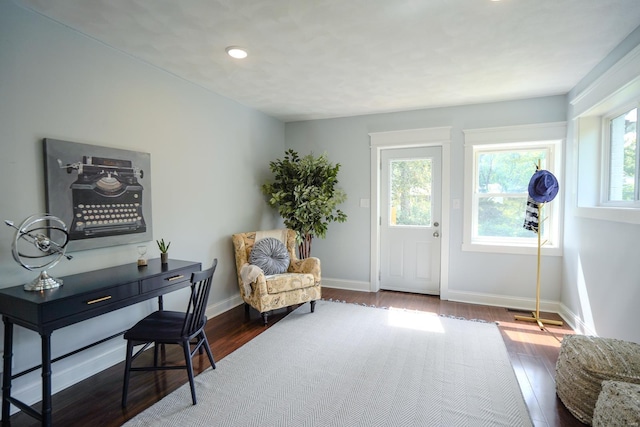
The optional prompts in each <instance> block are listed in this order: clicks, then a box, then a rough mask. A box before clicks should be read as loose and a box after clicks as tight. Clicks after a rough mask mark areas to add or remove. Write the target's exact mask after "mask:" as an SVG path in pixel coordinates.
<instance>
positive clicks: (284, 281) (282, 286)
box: [265, 273, 316, 294]
mask: <svg viewBox="0 0 640 427" xmlns="http://www.w3.org/2000/svg"><path fill="white" fill-rule="evenodd" d="M265 279H266V282H267V292H268V293H269V294H279V293H281V292H289V291H292V290H295V289H304V288H310V287H312V286H315V285H316V284H315V281H314V277H313V274H303V273H283V274H274V275H271V276H266V277H265Z"/></svg>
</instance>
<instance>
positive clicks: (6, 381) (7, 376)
mask: <svg viewBox="0 0 640 427" xmlns="http://www.w3.org/2000/svg"><path fill="white" fill-rule="evenodd" d="M2 321H3V322H4V356H3V359H4V368H3V369H4V370H3V371H2V425H7V426H8V425H9V417H10V416H11V413H10V410H11V403H10V402H9V398H10V397H11V375H12V372H11V359H12V358H13V322H12V321H11V320H9V319H8V318H6V317H3V318H2Z"/></svg>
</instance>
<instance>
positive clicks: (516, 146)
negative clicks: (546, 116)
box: [462, 122, 566, 256]
mask: <svg viewBox="0 0 640 427" xmlns="http://www.w3.org/2000/svg"><path fill="white" fill-rule="evenodd" d="M463 132H464V134H465V173H466V178H465V183H464V186H465V197H464V200H465V209H464V231H463V243H462V249H463V251H473V252H494V253H511V254H535V253H537V250H538V239H537V236H536V234H535V233H533V232H532V237H531V238H519V237H507V238H503V237H489V236H482V237H479V236H477V215H478V204H477V202H478V201H479V199H480V198H479V197H478V196H477V193H476V191H475V190H476V188H477V160H478V154H480V153H483V152H491V151H516V150H523V149H524V150H530V149H544V150H548V159H547V166H546V169H547V170H549V171H550V172H552V173H553V174H554V175H555V176H556V177H557V178H558V181H559V182H560V191H559V193H558V196H557V197H556V198H555V199H554V200H553V202H552V203H547V204H545V207H544V211H543V215H544V216H545V217H548V218H549V219H548V223H547V227H548V236H549V237H548V239H547V240H548V241H547V242H546V243H545V244H544V245H543V247H542V250H543V253H544V254H545V255H556V256H561V255H562V224H563V216H562V215H563V197H562V194H563V182H562V166H563V165H562V157H563V148H564V142H565V139H566V123H565V122H557V123H544V124H537V125H524V126H509V127H503V128H490V129H470V130H464V131H463ZM534 171H535V170H534V169H532V175H533V172H534ZM518 194H519V193H518ZM524 215H525V212H524V210H523V212H522V221H523V223H524Z"/></svg>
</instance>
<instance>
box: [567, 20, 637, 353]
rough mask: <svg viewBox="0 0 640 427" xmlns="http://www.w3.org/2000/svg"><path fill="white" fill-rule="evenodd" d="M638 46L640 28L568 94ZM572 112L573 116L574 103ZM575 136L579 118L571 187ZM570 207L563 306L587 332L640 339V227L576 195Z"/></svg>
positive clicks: (569, 152)
mask: <svg viewBox="0 0 640 427" xmlns="http://www.w3.org/2000/svg"><path fill="white" fill-rule="evenodd" d="M638 45H640V27H638V28H637V29H636V30H635V31H633V32H632V33H631V34H630V35H629V36H628V37H627V38H626V39H625V40H624V41H623V42H622V43H621V44H620V45H619V46H618V47H617V48H616V49H614V51H612V52H611V54H610V55H609V56H608V57H607V58H605V59H604V60H603V61H602V62H601V63H600V64H599V65H598V66H597V67H596V68H594V69H593V70H592V71H591V72H590V73H589V74H588V75H587V76H586V77H585V78H584V79H583V80H582V81H581V82H580V83H579V84H578V85H576V87H575V88H574V89H573V90H572V91H571V92H570V93H569V97H568V98H569V99H572V98H573V97H574V96H575V95H576V94H578V93H580V92H581V91H583V90H584V89H585V88H587V87H588V86H589V84H591V83H593V82H594V81H595V80H596V79H597V78H598V77H600V76H602V75H603V74H604V73H605V72H606V71H607V70H609V69H610V68H611V67H612V66H613V65H614V64H615V63H616V62H617V61H618V60H620V59H621V58H622V57H624V56H625V55H626V54H627V53H629V52H630V51H631V50H633V49H634V48H636V46H638ZM620 83H624V82H620ZM568 117H573V108H572V106H571V105H568ZM575 137H576V131H575V123H574V122H570V127H569V138H568V141H569V145H568V146H567V161H566V164H567V170H568V176H569V178H570V179H571V181H570V182H568V185H569V186H570V187H571V188H575V186H576V179H577V178H576V177H577V175H578V171H577V159H576V157H575V156H576V154H577V147H576V146H575V143H576V141H575V139H576V138H575ZM596 174H597V172H596ZM565 206H566V207H565V223H566V227H565V242H566V243H565V255H564V258H563V277H562V296H561V301H562V305H563V310H564V311H565V312H566V313H567V314H568V315H569V316H576V318H577V324H578V326H579V327H584V332H585V333H594V334H597V335H600V336H605V337H613V338H620V339H627V340H630V341H634V342H640V329H639V328H638V319H637V312H638V305H639V304H640V263H638V260H637V254H636V252H635V248H636V247H637V246H638V242H639V241H640V226H639V225H638V224H628V223H623V222H615V221H603V220H596V219H589V218H584V217H580V216H578V215H576V200H575V197H571V198H567V200H566V204H565Z"/></svg>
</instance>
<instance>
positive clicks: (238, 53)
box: [226, 46, 247, 59]
mask: <svg viewBox="0 0 640 427" xmlns="http://www.w3.org/2000/svg"><path fill="white" fill-rule="evenodd" d="M226 51H227V54H228V55H229V56H230V57H232V58H236V59H243V58H246V57H247V51H246V50H244V49H243V48H241V47H238V46H229V47H228V48H227V49H226Z"/></svg>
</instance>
